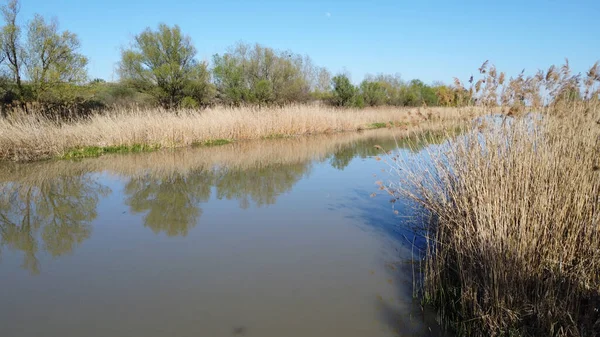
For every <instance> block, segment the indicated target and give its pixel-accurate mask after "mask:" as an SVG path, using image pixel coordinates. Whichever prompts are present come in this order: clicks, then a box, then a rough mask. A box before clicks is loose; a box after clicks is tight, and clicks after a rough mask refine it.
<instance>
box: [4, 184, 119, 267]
mask: <svg viewBox="0 0 600 337" xmlns="http://www.w3.org/2000/svg"><path fill="white" fill-rule="evenodd" d="M1 189H2V190H1V191H2V194H1V195H0V231H1V232H0V233H1V238H0V248H1V247H2V246H8V247H9V248H12V249H16V250H20V251H23V253H24V254H25V257H24V261H23V267H24V268H26V269H29V270H30V271H32V272H33V273H38V272H39V263H38V259H37V257H36V254H37V253H38V252H39V250H40V244H43V247H42V248H43V250H44V251H46V252H47V253H49V254H50V255H52V256H54V257H56V256H61V255H64V254H68V253H71V252H72V251H73V250H74V249H75V247H76V246H77V245H78V244H80V243H82V242H83V241H84V240H85V239H87V238H88V237H89V236H90V234H91V227H90V222H91V221H92V220H93V219H95V218H96V216H97V213H96V206H97V204H98V200H99V197H100V196H101V195H106V194H107V193H109V189H108V188H106V187H105V186H102V185H100V184H99V183H98V182H96V181H95V180H94V179H93V178H92V177H90V176H89V175H84V174H82V175H75V176H59V177H56V178H53V179H49V180H44V181H42V182H41V183H39V184H20V183H6V184H4V186H2V187H1ZM40 241H41V242H40Z"/></svg>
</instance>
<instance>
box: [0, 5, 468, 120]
mask: <svg viewBox="0 0 600 337" xmlns="http://www.w3.org/2000/svg"><path fill="white" fill-rule="evenodd" d="M20 7H21V5H20V2H19V1H18V0H6V2H5V5H4V6H2V8H1V12H2V18H3V21H4V24H3V26H2V29H1V31H0V69H1V70H2V71H1V72H0V74H1V75H0V111H1V115H3V116H4V117H6V116H7V115H9V114H11V113H12V112H13V111H14V110H15V109H16V110H24V111H26V112H29V113H39V114H43V115H46V116H50V117H52V118H60V119H76V118H78V117H82V116H86V115H89V114H90V113H93V112H98V111H101V110H106V109H125V108H131V107H136V108H157V107H162V108H166V109H174V110H176V109H202V108H206V107H212V106H216V105H223V106H242V105H260V106H273V105H277V106H282V105H288V104H292V103H295V104H298V103H307V102H312V101H321V102H324V103H325V104H328V105H331V106H339V107H355V108H363V107H375V106H382V105H390V106H407V107H420V106H429V107H433V106H444V107H456V106H463V105H466V104H467V103H468V101H467V100H466V99H464V97H463V96H464V95H465V92H464V90H462V89H460V88H457V87H455V86H453V85H446V84H443V83H435V84H426V83H424V82H422V81H420V80H418V79H414V80H410V81H405V80H403V79H402V78H401V77H400V75H387V74H378V75H368V76H366V77H365V79H364V80H363V81H362V82H361V83H360V84H359V85H355V84H353V83H352V82H351V80H350V77H349V75H348V74H336V75H335V76H334V75H333V74H331V72H330V71H329V70H327V69H326V68H323V67H319V66H317V65H315V64H314V63H313V62H312V60H311V59H310V57H308V56H304V55H299V54H295V53H293V52H291V51H288V50H285V51H278V50H274V49H273V48H269V47H266V46H263V45H260V44H254V45H251V44H246V43H237V44H235V45H233V46H232V47H230V48H229V49H228V50H227V51H225V52H224V53H219V54H216V55H214V56H213V57H212V59H211V60H210V61H201V60H199V59H198V58H197V51H196V47H195V45H194V43H193V41H192V39H191V38H190V36H188V35H186V34H185V33H184V32H182V31H181V29H180V28H179V27H178V26H176V25H175V26H168V25H165V24H160V25H158V27H156V28H155V29H153V28H147V29H145V30H144V31H142V32H141V33H139V34H137V35H136V36H134V37H133V39H132V41H131V43H130V45H129V46H128V47H127V48H124V49H123V51H122V55H121V60H120V61H119V62H118V64H117V69H118V75H119V78H118V81H117V82H114V83H109V82H106V81H105V80H103V79H90V78H89V77H88V76H87V71H86V67H87V64H88V61H89V60H88V58H87V57H86V56H85V55H82V54H81V53H80V52H79V49H80V46H81V41H80V40H79V38H78V36H77V34H75V33H73V32H70V31H68V30H61V29H60V27H59V24H58V21H57V20H54V19H53V20H48V19H47V18H44V17H43V16H41V15H37V14H36V15H34V17H33V18H26V19H28V20H29V21H28V22H27V23H25V24H21V22H24V19H23V18H21V16H20Z"/></svg>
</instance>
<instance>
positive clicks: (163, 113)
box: [0, 105, 477, 161]
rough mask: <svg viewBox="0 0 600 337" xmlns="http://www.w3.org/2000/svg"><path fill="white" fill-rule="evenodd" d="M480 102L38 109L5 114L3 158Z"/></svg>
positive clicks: (364, 125)
mask: <svg viewBox="0 0 600 337" xmlns="http://www.w3.org/2000/svg"><path fill="white" fill-rule="evenodd" d="M476 113H477V109H474V108H471V109H461V110H458V109H452V108H415V109H406V108H393V107H384V108H378V109H366V110H353V109H334V108H330V107H323V106H310V105H296V106H287V107H284V108H257V107H245V108H225V107H217V108H212V109H207V110H203V111H194V110H179V111H172V110H162V109H150V110H115V111H111V112H108V113H103V114H98V115H94V116H91V117H89V118H86V119H83V120H80V121H74V122H65V123H57V122H56V121H52V120H49V119H45V118H42V117H41V116H40V115H37V114H20V115H19V114H13V115H11V116H10V117H9V118H7V119H0V160H13V161H31V160H37V159H44V158H52V157H63V156H65V155H66V154H68V153H69V152H70V151H73V150H84V149H85V148H89V147H98V148H107V147H119V146H124V147H132V146H136V145H137V146H140V145H143V146H146V147H150V148H157V147H161V148H175V147H183V146H190V145H200V144H203V143H206V142H211V141H215V140H247V139H258V138H269V137H287V136H295V135H305V134H321V133H332V132H340V131H356V130H362V129H369V128H373V127H379V126H381V125H382V126H385V125H388V124H389V125H390V126H391V125H393V126H402V127H409V126H414V125H415V124H419V123H420V122H423V121H447V120H457V119H460V118H471V117H473V116H474V115H476Z"/></svg>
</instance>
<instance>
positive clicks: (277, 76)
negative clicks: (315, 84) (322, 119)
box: [212, 43, 312, 105]
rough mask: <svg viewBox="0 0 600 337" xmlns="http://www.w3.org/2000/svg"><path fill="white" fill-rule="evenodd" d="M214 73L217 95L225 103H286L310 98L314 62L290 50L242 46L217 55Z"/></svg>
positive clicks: (214, 58) (241, 44)
mask: <svg viewBox="0 0 600 337" xmlns="http://www.w3.org/2000/svg"><path fill="white" fill-rule="evenodd" d="M212 71H213V78H214V83H215V86H216V89H217V96H218V98H219V101H220V102H221V103H224V104H229V105H239V104H241V103H259V104H273V103H274V104H286V103H290V102H303V101H306V100H308V98H309V97H310V87H311V81H312V78H311V76H312V65H311V62H310V59H308V58H303V57H302V56H300V55H296V54H293V53H291V52H289V51H285V52H280V51H275V50H273V49H271V48H268V47H263V46H261V45H259V44H256V45H254V46H250V45H247V44H244V43H239V44H237V45H236V46H234V47H233V48H230V50H229V51H228V52H227V53H225V54H223V55H219V54H216V55H214V56H213V69H212Z"/></svg>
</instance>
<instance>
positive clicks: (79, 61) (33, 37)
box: [24, 14, 88, 94]
mask: <svg viewBox="0 0 600 337" xmlns="http://www.w3.org/2000/svg"><path fill="white" fill-rule="evenodd" d="M80 45H81V44H80V42H79V39H78V38H77V35H75V34H74V33H71V32H69V31H63V32H61V33H59V31H58V22H56V21H55V20H52V21H51V22H50V23H47V22H46V20H45V19H44V18H43V17H42V16H40V15H38V14H36V15H35V17H34V19H33V20H32V21H31V22H30V23H29V29H28V33H27V44H26V50H25V58H24V63H25V67H26V70H27V78H28V79H29V81H30V82H31V84H32V85H33V88H34V92H36V93H38V94H39V93H40V92H43V91H44V90H45V89H46V88H47V87H48V86H51V85H56V84H59V83H82V82H84V81H85V80H86V79H87V73H86V69H85V68H86V66H87V63H88V60H87V58H86V57H85V56H83V55H81V54H79V53H77V50H78V49H79V47H80Z"/></svg>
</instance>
